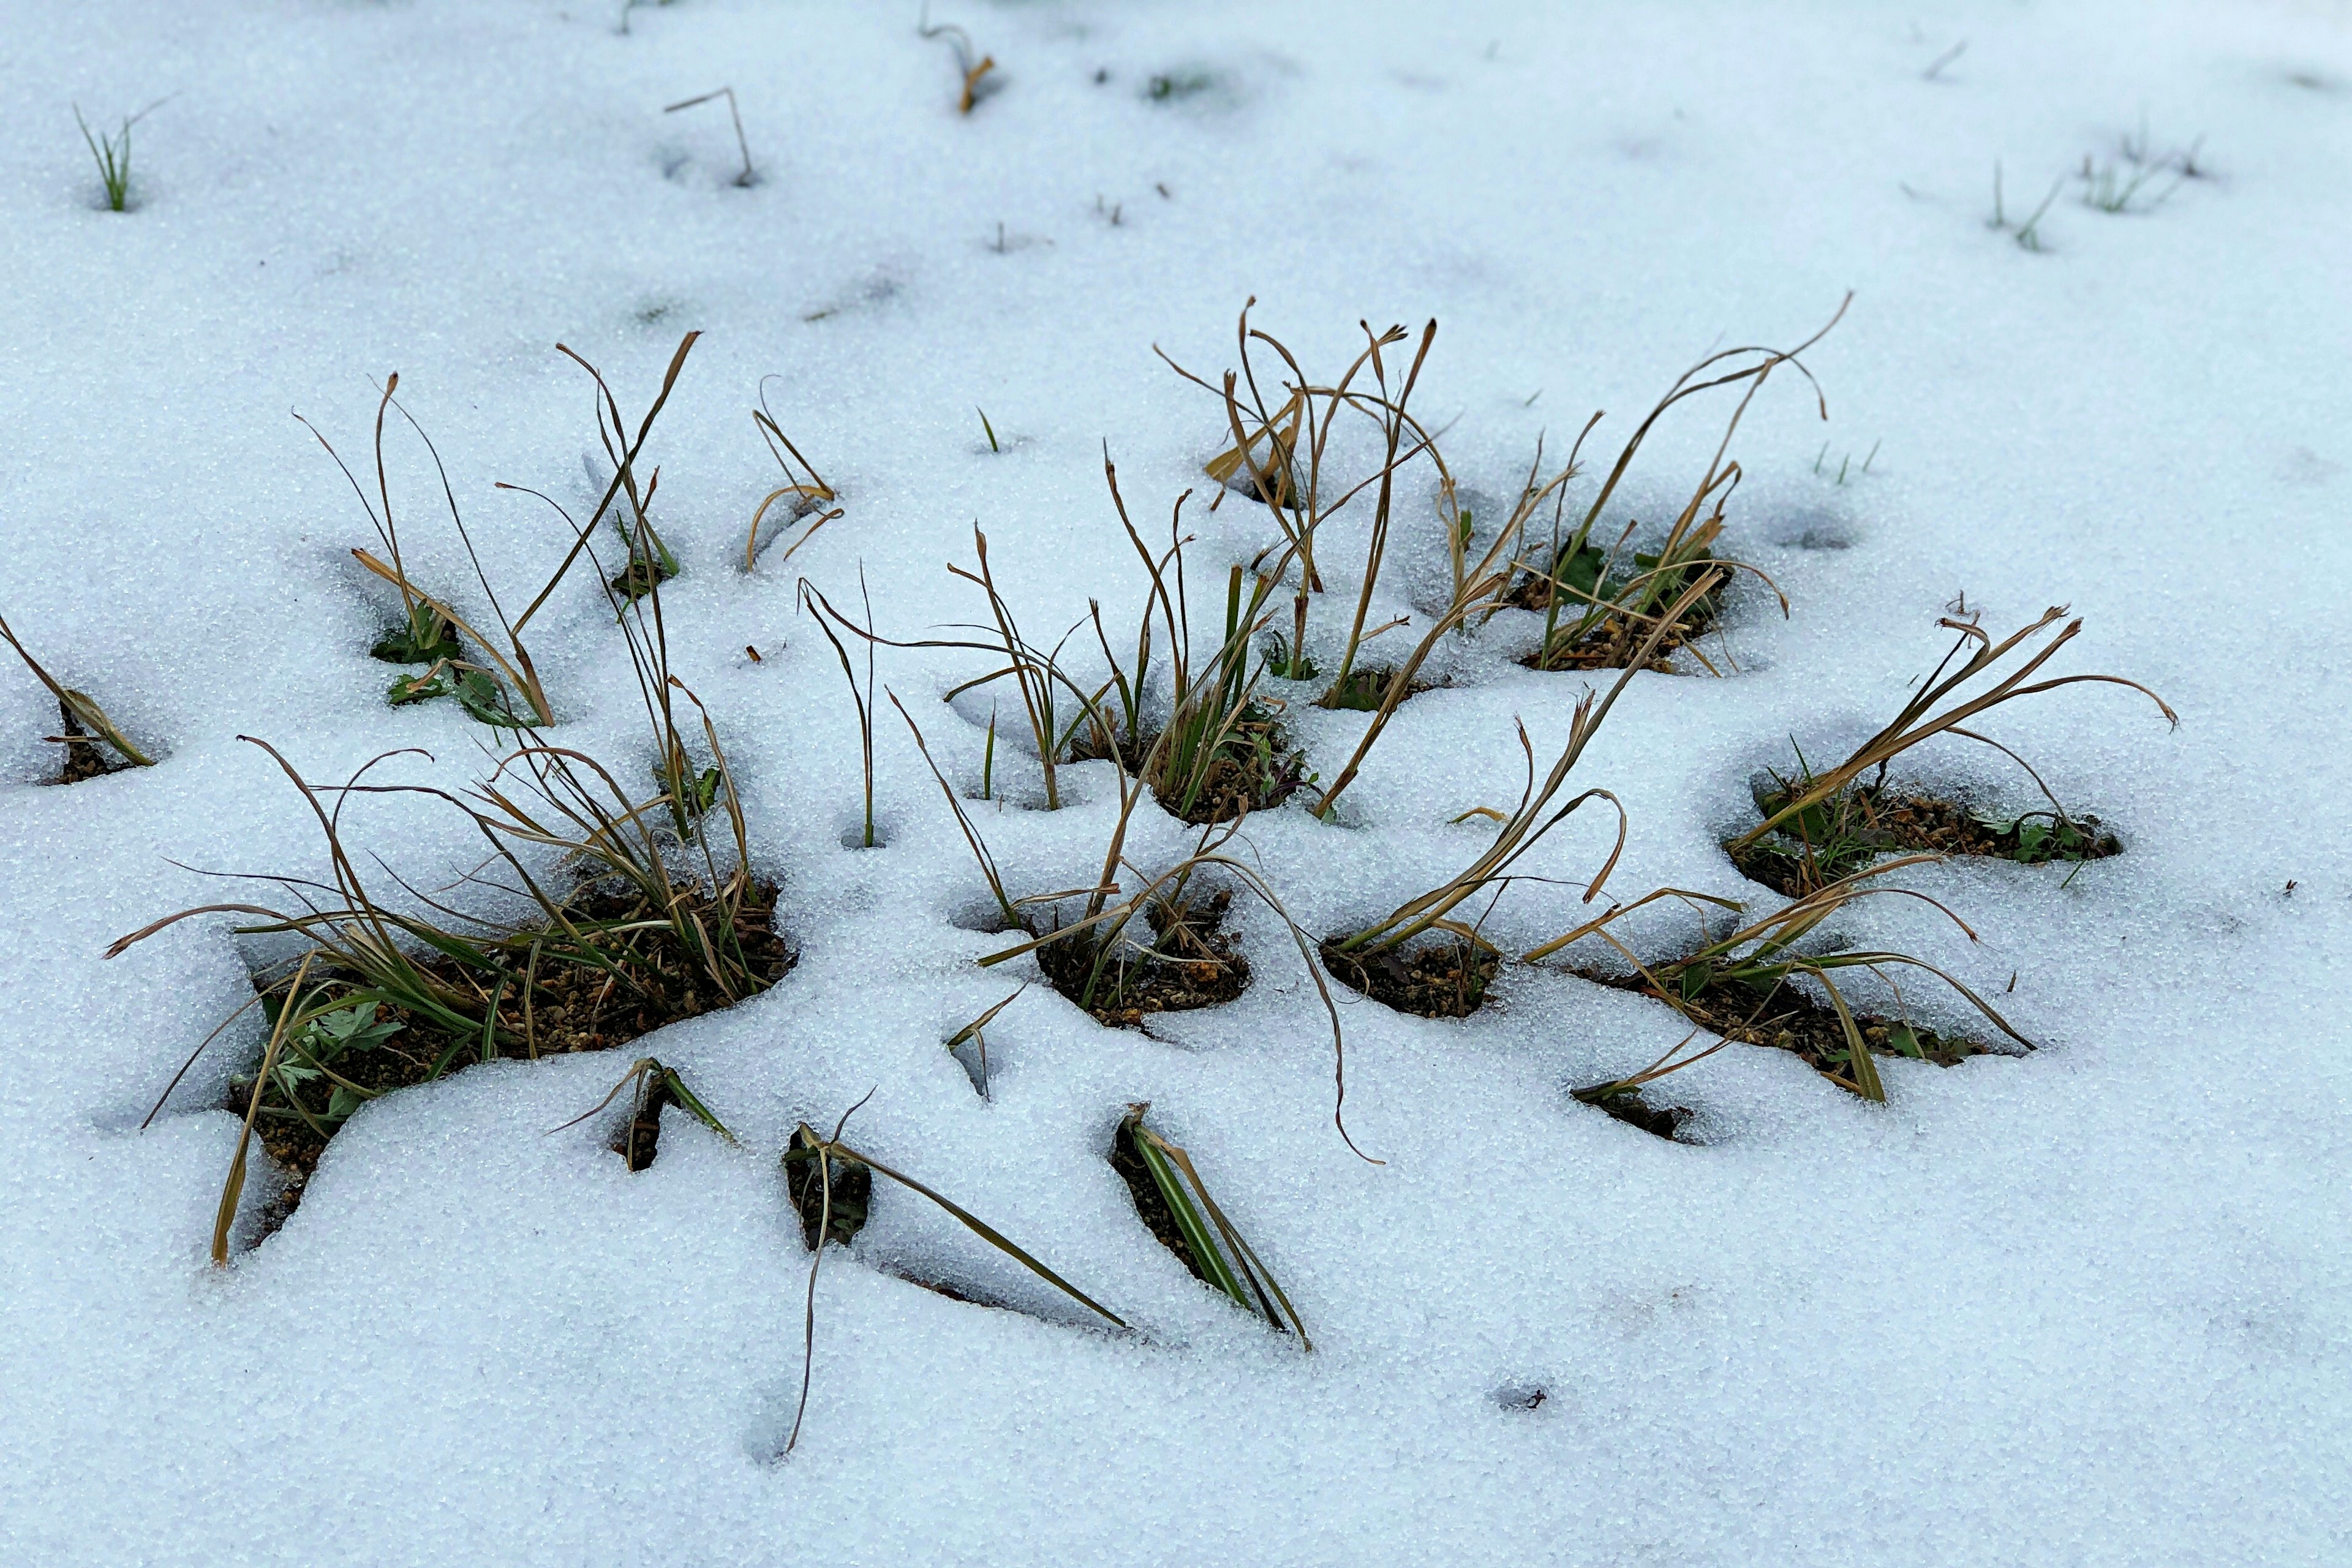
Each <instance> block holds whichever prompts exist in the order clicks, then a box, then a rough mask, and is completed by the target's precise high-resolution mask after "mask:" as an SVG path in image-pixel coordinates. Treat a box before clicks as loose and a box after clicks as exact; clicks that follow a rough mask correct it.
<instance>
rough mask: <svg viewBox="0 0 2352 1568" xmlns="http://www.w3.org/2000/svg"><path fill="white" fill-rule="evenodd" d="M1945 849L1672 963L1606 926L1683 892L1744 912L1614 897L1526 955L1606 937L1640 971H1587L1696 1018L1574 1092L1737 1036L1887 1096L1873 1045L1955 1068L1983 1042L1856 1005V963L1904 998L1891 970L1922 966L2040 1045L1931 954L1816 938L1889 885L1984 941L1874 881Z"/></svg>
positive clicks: (2010, 1033) (1827, 892)
mask: <svg viewBox="0 0 2352 1568" xmlns="http://www.w3.org/2000/svg"><path fill="white" fill-rule="evenodd" d="M1938 858H1940V857H1937V856H1933V855H1914V856H1907V857H1906V858H1901V859H1897V860H1892V861H1889V862H1887V863H1885V865H1882V866H1877V867H1874V868H1871V869H1869V870H1867V871H1862V872H1857V873H1855V874H1853V875H1852V876H1848V877H1845V878H1842V879H1839V880H1837V881H1834V882H1832V883H1829V884H1828V885H1826V886H1824V887H1822V888H1818V889H1814V890H1813V891H1811V892H1809V893H1807V894H1806V895H1805V896H1804V897H1802V898H1801V899H1798V900H1794V901H1792V902H1790V903H1789V904H1786V905H1784V906H1782V907H1781V908H1780V909H1778V910H1773V911H1772V912H1771V913H1769V914H1768V915H1765V916H1764V917H1762V918H1761V919H1759V920H1754V921H1748V922H1747V923H1745V924H1742V925H1739V926H1738V927H1736V928H1735V929H1733V930H1731V931H1727V932H1724V933H1723V934H1721V935H1719V936H1713V937H1710V938H1709V939H1708V940H1706V941H1705V942H1703V943H1702V944H1701V945H1700V946H1699V947H1698V948H1697V949H1696V951H1695V952H1689V953H1686V954H1685V955H1683V956H1682V957H1680V958H1675V959H1670V960H1666V961H1664V962H1656V961H1653V962H1649V963H1644V962H1643V960H1642V959H1640V958H1639V957H1637V956H1636V955H1635V954H1634V952H1633V950H1632V949H1631V948H1630V947H1628V946H1626V945H1625V943H1623V942H1621V941H1619V940H1618V939H1617V937H1616V936H1615V935H1613V934H1612V932H1611V931H1610V929H1609V928H1610V927H1611V926H1612V925H1614V924H1615V923H1616V922H1617V921H1619V920H1621V919H1622V918H1623V917H1624V916H1626V915H1629V914H1631V913H1633V911H1634V910H1639V909H1641V908H1643V907H1644V906H1646V905H1649V904H1652V903H1655V902H1658V901H1661V900H1669V899H1673V900H1682V901H1684V902H1685V903H1688V904H1690V905H1692V906H1693V907H1694V908H1696V907H1697V906H1699V905H1702V904H1705V905H1712V906H1715V907H1717V908H1719V909H1726V910H1733V911H1735V912H1738V911H1739V910H1740V906H1739V905H1738V904H1737V903H1735V902H1733V901H1732V900H1727V899H1719V898H1716V897H1714V896H1712V895H1709V894H1704V893H1694V892H1689V891H1686V890H1684V889H1674V888H1661V889H1657V890H1655V891H1654V892H1651V893H1648V894H1645V895H1643V897H1642V898H1639V899H1636V900H1633V902H1632V903H1629V904H1621V905H1616V906H1613V907H1612V908H1611V909H1610V910H1607V911H1606V912H1604V913H1602V914H1601V915H1599V916H1597V917H1595V918H1594V919H1592V920H1590V921H1585V922H1584V923H1583V924H1582V925H1580V926H1578V927H1577V928H1576V929H1575V930H1573V931H1569V932H1567V933H1566V934H1564V935H1562V936H1559V937H1557V938H1554V939H1553V940H1552V941H1550V942H1546V943H1544V944H1543V945H1542V946H1540V947H1538V948H1537V949H1535V950H1534V951H1532V952H1529V953H1528V954H1527V958H1528V961H1529V962H1530V963H1532V962H1535V961H1537V960H1540V959H1542V958H1546V957H1549V956H1550V955H1551V954H1553V953H1555V952H1559V951H1561V950H1562V949H1564V948H1567V947H1569V946H1570V945H1571V944H1573V943H1574V942H1578V941H1580V940H1581V939H1582V938H1584V937H1587V936H1591V935H1598V936H1600V937H1601V940H1603V941H1604V942H1607V943H1608V944H1609V945H1610V946H1612V947H1613V948H1615V949H1616V950H1617V952H1618V954H1619V956H1620V957H1622V959H1623V960H1624V962H1625V963H1627V964H1629V965H1631V966H1632V969H1633V973H1632V974H1631V975H1626V974H1622V973H1588V975H1587V978H1589V979H1593V980H1598V981H1600V982H1601V983H1602V984H1612V985H1618V986H1622V987H1624V988H1626V989H1629V990H1634V991H1639V992H1642V993H1643V994H1646V995H1649V996H1652V997H1654V998H1655V999H1656V1000H1658V1001H1660V1002H1663V1003H1664V1004H1665V1005H1668V1006H1669V1007H1672V1008H1673V1009H1675V1011H1676V1012H1677V1013H1680V1014H1681V1015H1682V1016H1684V1017H1685V1018H1686V1019H1688V1020H1689V1021H1690V1023H1691V1024H1692V1025H1693V1031H1692V1033H1691V1034H1690V1035H1688V1036H1686V1037H1684V1039H1683V1040H1682V1041H1681V1042H1680V1043H1679V1044H1677V1045H1676V1046H1675V1047H1674V1048H1673V1049H1672V1050H1670V1051H1668V1052H1666V1053H1665V1055H1664V1056H1662V1057H1660V1058H1658V1059H1657V1060H1656V1061H1654V1062H1653V1063H1651V1064H1650V1065H1649V1066H1648V1067H1646V1068H1643V1070H1642V1071H1640V1072H1638V1073H1635V1074H1633V1075H1632V1076H1631V1077H1628V1078H1623V1079H1614V1080H1612V1081H1611V1082H1608V1083H1604V1084H1598V1085H1595V1086H1593V1087H1591V1088H1590V1089H1582V1090H1580V1091H1579V1092H1578V1098H1579V1099H1580V1100H1586V1101H1587V1102H1588V1103H1591V1104H1603V1103H1604V1102H1606V1101H1610V1100H1615V1099H1616V1098H1617V1097H1619V1096H1621V1095H1624V1094H1628V1093H1632V1092H1634V1091H1637V1090H1639V1089H1641V1088H1642V1087H1643V1085H1644V1084H1648V1083H1651V1082H1654V1081H1655V1080H1656V1079H1661V1078H1663V1077H1664V1076H1665V1075H1667V1074H1668V1073H1672V1072H1677V1071H1680V1070H1681V1069H1682V1068H1686V1067H1689V1066H1690V1065H1691V1064H1692V1063H1694V1062H1697V1061H1701V1060H1704V1059H1705V1058H1707V1057H1710V1056H1712V1055H1714V1054H1715V1053H1716V1052H1717V1051H1719V1050H1721V1049H1722V1048H1723V1047H1725V1046H1726V1045H1728V1044H1731V1043H1734V1042H1738V1043H1742V1044H1748V1045H1759V1046H1774V1047H1780V1049H1783V1050H1789V1051H1793V1052H1795V1053H1796V1054H1797V1055H1799V1056H1801V1057H1802V1058H1804V1059H1805V1060H1806V1061H1807V1062H1808V1063H1810V1064H1811V1066H1812V1067H1813V1068H1815V1069H1817V1070H1818V1071H1819V1072H1821V1074H1822V1076H1823V1077H1825V1078H1827V1079H1829V1080H1830V1081H1831V1082H1832V1083H1834V1084H1836V1085H1838V1086H1839V1087H1840V1088H1841V1089H1848V1090H1850V1091H1852V1092H1853V1093H1854V1094H1857V1095H1859V1096H1861V1097H1862V1098H1863V1099H1864V1100H1885V1098H1886V1089H1885V1084H1884V1082H1883V1081H1882V1080H1881V1079H1880V1078H1879V1074H1878V1068H1877V1064H1876V1062H1875V1061H1874V1059H1873V1054H1874V1052H1880V1053H1885V1054H1891V1055H1895V1056H1906V1057H1911V1058H1915V1059H1920V1060H1928V1061H1935V1062H1937V1063H1939V1064H1941V1065H1944V1066H1949V1065H1951V1064H1952V1063H1953V1062H1955V1061H1958V1060H1959V1059H1960V1058H1964V1057H1968V1056H1972V1055H1976V1054H1978V1053H1979V1052H1980V1051H1981V1050H1982V1049H1983V1047H1980V1046H1978V1045H1975V1044H1973V1043H1970V1042H1967V1041H1963V1040H1959V1039H1958V1038H1948V1037H1944V1036H1940V1035H1938V1034H1937V1033H1936V1032H1935V1031H1933V1030H1929V1029H1927V1028H1924V1027H1922V1026H1918V1025H1916V1024H1915V1023H1914V1022H1913V1021H1912V1020H1911V1019H1910V1018H1909V1017H1908V1016H1906V1015H1903V1014H1898V1015H1897V1016H1893V1017H1880V1016H1872V1015H1867V1014H1862V1013H1858V1012H1857V1011H1856V1010H1855V1008H1854V1007H1853V1005H1852V1003H1851V1001H1850V1000H1849V998H1848V997H1847V995H1846V994H1845V992H1844V990H1843V988H1842V986H1841V983H1840V977H1841V976H1843V977H1844V979H1845V981H1846V982H1847V983H1848V984H1850V983H1851V981H1852V978H1853V977H1852V975H1851V974H1850V973H1848V972H1849V971H1853V970H1862V971H1864V972H1866V973H1869V974H1871V975H1873V976H1874V977H1875V978H1877V979H1878V980H1880V981H1882V982H1884V983H1885V984H1887V986H1888V988H1889V989H1890V990H1891V991H1892V992H1893V994H1895V998H1896V1000H1897V1002H1898V1004H1899V1003H1900V1001H1901V997H1902V990H1901V987H1900V986H1899V985H1897V984H1895V982H1894V979H1893V975H1894V973H1895V972H1898V971H1901V970H1905V969H1914V970H1918V971H1922V972H1924V973H1927V974H1930V975H1933V976H1934V977H1936V978H1937V979H1938V980H1941V981H1942V982H1943V983H1944V984H1946V985H1947V986H1948V987H1949V988H1950V989H1951V990H1952V991H1953V992H1954V993H1955V994H1957V995H1958V996H1959V997H1960V998H1961V999H1962V1000H1963V1001H1965V1002H1966V1003H1968V1004H1969V1006H1970V1007H1972V1008H1973V1009H1974V1010H1975V1011H1976V1012H1977V1014H1978V1015H1979V1016H1981V1017H1982V1018H1983V1019H1984V1020H1985V1021H1986V1022H1988V1023H1990V1024H1991V1025H1992V1026H1993V1027H1995V1028H1996V1029H1998V1030H2000V1032H2001V1033H2002V1034H2003V1035H2006V1036H2007V1037H2009V1038H2010V1039H2011V1040H2012V1041H2014V1042H2015V1043H2016V1045H2017V1046H2018V1047H2020V1048H2021V1049H2024V1050H2031V1049H2032V1048H2033V1042H2032V1041H2031V1040H2029V1039H2027V1038H2026V1037H2024V1036H2023V1035H2021V1034H2019V1033H2018V1032H2017V1030H2015V1029H2014V1028H2012V1027H2011V1026H2010V1024H2009V1021H2008V1020H2007V1019H2006V1018H2003V1017H2002V1016H2000V1013H1999V1012H1998V1011H1997V1010H1995V1008H1994V1007H1993V1006H1992V1005H1991V1004H1990V1003H1989V1002H1987V1001H1985V999H1984V998H1983V997H1981V996H1979V995H1978V994H1976V993H1975V992H1974V991H1972V990H1970V989H1969V987H1968V986H1967V985H1966V984H1963V983H1961V982H1960V981H1959V980H1958V979H1956V978H1954V977H1953V976H1952V975H1950V974H1949V973H1946V972H1945V971H1943V970H1942V969H1939V968H1937V966H1936V965H1934V964H1932V963H1927V961H1926V960H1924V959H1919V958H1915V957H1913V956H1911V955H1910V954H1908V953H1901V952H1885V951H1879V950H1873V949H1860V948H1846V947H1841V946H1838V945H1837V944H1835V943H1833V942H1809V941H1808V939H1809V938H1811V936H1812V935H1813V933H1814V932H1815V931H1816V930H1818V929H1819V928H1820V927H1821V925H1822V923H1823V922H1824V921H1828V920H1830V919H1831V918H1832V916H1835V915H1837V914H1839V913H1841V912H1843V910H1845V909H1847V908H1848V907H1849V906H1850V905H1852V904H1853V903H1855V902H1857V901H1858V900H1862V899H1865V898H1870V897H1874V896H1883V895H1886V894H1899V895H1901V896H1903V897H1906V898H1913V899H1917V900H1920V901H1922V902H1923V903H1926V904H1928V905H1929V906H1931V907H1932V908H1934V909H1936V910H1938V911H1939V912H1940V913H1942V914H1943V915H1944V916H1945V917H1946V918H1947V919H1948V920H1950V921H1952V923H1953V924H1954V925H1955V926H1957V927H1958V928H1959V930H1960V931H1961V932H1962V933H1963V934H1964V935H1966V936H1967V937H1968V938H1969V941H1971V942H1974V941H1976V940H1977V934H1976V932H1975V931H1972V930H1970V929H1969V926H1968V924H1967V922H1965V921H1962V920H1961V919H1960V918H1959V917H1958V915H1956V914H1953V913H1952V911H1951V910H1948V909H1946V908H1945V907H1944V906H1943V905H1942V904H1940V903H1937V901H1936V900H1934V899H1931V898H1928V897H1927V895H1926V894H1924V893H1920V892H1916V891H1914V890H1913V889H1907V888H1895V887H1886V886H1882V885H1876V884H1875V883H1874V882H1873V880H1872V879H1875V878H1878V877H1882V876H1885V875H1886V874H1887V873H1890V872H1893V871H1896V870H1899V869H1901V868H1904V867H1906V866H1916V865H1921V864H1925V863H1927V862H1930V861H1934V860H1936V859H1938ZM1807 985H1810V986H1811V987H1814V988H1817V989H1818V990H1819V991H1820V993H1821V994H1822V995H1823V996H1825V997H1826V998H1827V1000H1828V1004H1829V1005H1828V1006H1827V1007H1824V1006H1822V1005H1821V1004H1820V1003H1819V1002H1816V1001H1814V1000H1813V999H1812V997H1811V995H1809V994H1807V992H1806V989H1805V987H1806V986H1807ZM1708 1034H1711V1035H1713V1036H1715V1037H1716V1038H1715V1040H1714V1042H1713V1043H1712V1044H1709V1045H1706V1046H1702V1047H1699V1048H1698V1049H1696V1050H1692V1049H1691V1048H1690V1047H1692V1046H1693V1044H1694V1043H1695V1042H1696V1041H1697V1040H1698V1039H1699V1037H1701V1036H1702V1035H1708Z"/></svg>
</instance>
